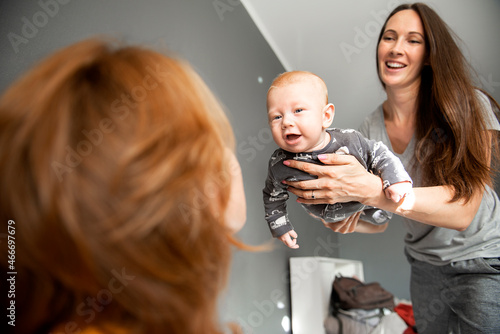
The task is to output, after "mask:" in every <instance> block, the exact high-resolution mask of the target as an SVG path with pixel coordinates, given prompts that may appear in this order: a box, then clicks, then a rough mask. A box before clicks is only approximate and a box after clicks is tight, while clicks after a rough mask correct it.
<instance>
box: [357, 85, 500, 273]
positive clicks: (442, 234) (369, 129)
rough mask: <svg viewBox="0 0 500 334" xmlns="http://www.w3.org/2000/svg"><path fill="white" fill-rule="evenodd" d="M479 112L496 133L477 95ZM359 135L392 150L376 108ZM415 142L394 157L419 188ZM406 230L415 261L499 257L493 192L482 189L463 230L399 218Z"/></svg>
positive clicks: (499, 213) (498, 215)
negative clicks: (414, 163) (399, 160)
mask: <svg viewBox="0 0 500 334" xmlns="http://www.w3.org/2000/svg"><path fill="white" fill-rule="evenodd" d="M480 101H481V102H482V104H483V110H484V112H486V113H487V115H488V117H487V122H488V128H489V129H491V130H497V131H498V130H500V124H499V123H498V121H497V119H496V117H495V115H494V113H493V110H492V108H491V104H490V102H489V100H488V98H487V97H486V96H485V95H484V94H482V93H481V94H480ZM360 131H361V133H363V134H364V135H365V136H367V137H368V138H371V139H374V140H380V141H382V142H383V143H385V144H386V145H387V146H388V147H389V149H391V151H392V150H393V149H392V146H391V142H390V140H389V136H388V134H387V131H386V128H385V123H384V112H383V109H382V105H380V106H379V107H378V108H377V109H376V110H375V111H374V112H372V113H371V114H370V115H369V116H368V117H367V118H366V119H365V120H364V122H363V124H362V125H361V127H360ZM414 148H415V140H414V138H412V139H411V141H410V143H409V144H408V147H407V148H406V150H405V152H404V153H403V154H396V155H397V156H398V157H399V158H400V159H401V161H402V162H403V164H404V165H405V167H406V170H407V171H408V172H410V175H411V177H412V179H413V182H414V186H415V187H419V186H420V185H421V178H420V177H419V175H418V174H419V170H418V168H417V169H416V170H417V172H415V171H414V170H413V169H412V158H413V155H414ZM403 220H404V221H405V225H406V228H407V234H406V237H405V243H406V251H407V252H408V254H409V255H411V256H412V257H413V258H415V259H417V260H419V261H425V262H428V263H430V264H433V265H445V264H448V263H450V262H455V261H461V260H469V259H473V258H478V257H499V256H500V201H499V199H498V196H497V194H496V192H495V191H494V190H492V189H491V188H490V187H486V189H485V191H484V194H483V199H482V201H481V204H480V206H479V210H478V211H477V213H476V216H475V217H474V220H473V221H472V222H471V224H470V226H469V227H468V228H467V229H466V230H465V231H456V230H452V229H447V228H442V227H435V226H431V225H426V224H423V223H419V222H417V221H414V220H411V219H407V218H403Z"/></svg>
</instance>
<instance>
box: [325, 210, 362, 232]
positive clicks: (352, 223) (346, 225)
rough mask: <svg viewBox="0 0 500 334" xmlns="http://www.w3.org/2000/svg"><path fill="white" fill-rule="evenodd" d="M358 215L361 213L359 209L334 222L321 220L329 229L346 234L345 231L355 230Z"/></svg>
mask: <svg viewBox="0 0 500 334" xmlns="http://www.w3.org/2000/svg"><path fill="white" fill-rule="evenodd" d="M360 215H361V211H360V212H356V213H355V214H353V215H352V216H350V217H348V218H346V219H344V220H342V221H339V222H336V223H327V222H325V221H324V220H322V221H323V225H325V227H327V228H329V229H331V230H332V231H333V232H338V233H342V234H346V233H352V232H357V231H356V227H357V225H358V221H359V216H360Z"/></svg>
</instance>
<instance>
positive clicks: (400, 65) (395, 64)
mask: <svg viewBox="0 0 500 334" xmlns="http://www.w3.org/2000/svg"><path fill="white" fill-rule="evenodd" d="M386 64H387V67H390V68H402V67H405V66H406V65H403V64H400V63H392V62H387V63H386Z"/></svg>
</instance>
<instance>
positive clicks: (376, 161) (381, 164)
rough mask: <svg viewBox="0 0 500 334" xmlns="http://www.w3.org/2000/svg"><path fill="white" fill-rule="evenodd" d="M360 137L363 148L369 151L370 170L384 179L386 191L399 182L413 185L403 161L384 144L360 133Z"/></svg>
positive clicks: (367, 159)
mask: <svg viewBox="0 0 500 334" xmlns="http://www.w3.org/2000/svg"><path fill="white" fill-rule="evenodd" d="M358 136H359V137H360V141H361V143H362V146H363V147H365V150H367V151H366V163H367V166H368V170H369V171H371V172H372V173H374V174H376V175H378V176H380V177H381V178H382V181H383V188H384V189H386V188H387V187H389V186H391V185H393V184H395V183H399V182H411V183H413V182H412V179H411V178H410V175H408V173H407V172H406V170H405V168H404V166H403V163H402V162H401V160H399V158H398V157H397V156H396V155H395V154H394V153H392V152H391V151H390V150H389V148H388V147H387V146H386V145H385V144H384V143H382V142H381V141H375V140H371V139H367V138H365V137H363V136H362V135H361V134H360V133H358Z"/></svg>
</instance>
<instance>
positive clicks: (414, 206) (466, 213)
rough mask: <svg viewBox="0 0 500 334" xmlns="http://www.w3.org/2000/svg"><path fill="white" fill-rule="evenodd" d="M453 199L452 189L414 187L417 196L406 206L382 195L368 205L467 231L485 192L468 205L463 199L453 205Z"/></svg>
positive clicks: (408, 197)
mask: <svg viewBox="0 0 500 334" xmlns="http://www.w3.org/2000/svg"><path fill="white" fill-rule="evenodd" d="M452 197H453V189H452V188H451V187H448V186H437V187H422V188H413V194H411V195H409V196H407V197H406V198H405V199H404V201H403V202H402V203H394V202H392V201H391V200H388V199H387V198H386V197H385V196H384V194H383V192H381V194H380V195H379V196H376V197H373V198H370V199H367V201H368V202H366V203H365V204H367V205H372V206H375V207H378V208H380V209H383V210H387V211H391V212H393V213H395V214H398V215H400V216H403V217H406V218H409V219H413V220H416V221H419V222H421V223H424V224H428V225H433V226H438V227H444V228H450V229H455V230H458V231H463V230H465V229H466V228H467V227H468V226H469V224H470V223H471V222H472V220H473V218H474V216H475V215H476V212H477V210H478V208H479V205H480V204H481V199H482V192H477V193H476V195H474V196H473V197H472V198H471V200H470V201H469V202H467V203H465V202H464V201H462V200H459V201H456V202H450V199H451V198H452ZM370 203H371V204H370Z"/></svg>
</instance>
